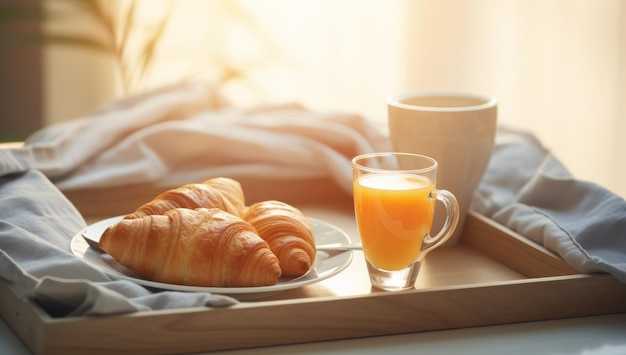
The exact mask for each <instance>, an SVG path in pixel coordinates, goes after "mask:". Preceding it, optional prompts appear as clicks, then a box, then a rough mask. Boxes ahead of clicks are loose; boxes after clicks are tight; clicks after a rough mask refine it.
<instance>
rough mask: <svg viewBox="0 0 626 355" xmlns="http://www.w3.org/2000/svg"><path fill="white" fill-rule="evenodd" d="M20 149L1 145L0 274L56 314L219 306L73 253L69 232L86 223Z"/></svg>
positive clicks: (225, 301)
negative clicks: (122, 277)
mask: <svg viewBox="0 0 626 355" xmlns="http://www.w3.org/2000/svg"><path fill="white" fill-rule="evenodd" d="M27 166H28V162H27V161H26V160H25V159H23V157H22V156H21V153H20V151H19V150H0V277H1V278H3V279H4V280H5V281H6V282H7V283H8V285H9V287H10V288H11V290H12V291H13V292H14V293H15V294H16V296H18V297H31V298H32V299H34V300H35V302H37V303H38V304H39V305H40V306H41V307H42V308H43V309H44V310H45V311H47V312H48V313H49V314H50V315H52V316H54V317H64V316H86V315H102V314H116V313H127V312H135V311H145V310H158V309H173V308H187V307H223V306H229V305H233V304H236V303H237V301H236V300H235V299H233V298H230V297H226V296H221V295H213V294H209V293H187V292H174V291H167V292H159V293H153V292H151V291H149V290H147V289H145V288H143V287H141V286H139V285H137V284H135V283H133V282H130V281H115V280H112V279H111V278H110V277H109V276H108V275H106V274H105V273H103V272H101V271H99V270H96V269H94V268H92V267H91V266H90V265H88V264H86V263H84V262H83V261H82V260H80V259H78V258H76V257H75V256H74V255H73V254H72V253H71V251H70V240H71V239H72V237H73V236H74V235H76V233H78V232H79V231H80V230H81V229H82V228H84V227H85V226H86V224H85V221H84V220H83V218H82V216H81V215H80V214H79V213H78V211H77V210H76V209H75V208H74V206H73V205H72V204H71V203H70V202H69V201H68V200H67V199H66V198H65V196H64V195H63V194H62V193H61V192H60V191H59V190H58V189H57V188H56V186H54V185H53V184H52V183H51V182H50V181H49V180H48V179H47V178H46V177H45V176H44V175H43V174H42V173H41V172H39V171H37V170H30V169H27Z"/></svg>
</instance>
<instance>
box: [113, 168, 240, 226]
mask: <svg viewBox="0 0 626 355" xmlns="http://www.w3.org/2000/svg"><path fill="white" fill-rule="evenodd" d="M244 206H245V199H244V194H243V190H242V188H241V184H240V183H239V182H238V181H236V180H233V179H229V178H224V177H218V178H212V179H208V180H206V181H204V182H202V183H192V184H186V185H183V186H180V187H177V188H174V189H171V190H167V191H164V192H163V193H161V194H159V195H158V196H156V197H155V198H154V199H152V200H151V201H149V202H147V203H145V204H143V205H141V206H140V207H139V208H137V210H136V211H135V212H133V213H130V214H128V215H126V216H125V217H124V218H125V219H131V218H139V217H144V216H148V215H159V214H164V213H165V212H167V211H169V210H172V209H174V208H189V209H196V208H219V209H221V210H223V211H226V212H228V213H231V214H233V215H235V216H241V214H242V213H243V209H244Z"/></svg>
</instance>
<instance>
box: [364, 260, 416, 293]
mask: <svg viewBox="0 0 626 355" xmlns="http://www.w3.org/2000/svg"><path fill="white" fill-rule="evenodd" d="M365 261H366V262H367V272H368V273H369V276H370V282H371V283H372V286H373V287H375V288H379V289H381V290H386V291H400V290H406V289H409V288H413V287H415V281H416V280H417V275H418V274H419V271H420V267H421V266H422V260H421V259H420V260H417V261H416V262H414V263H413V264H411V265H410V266H408V267H406V268H404V269H401V270H397V271H388V270H383V269H379V268H377V267H376V266H374V265H372V264H371V263H370V261H369V260H367V258H365Z"/></svg>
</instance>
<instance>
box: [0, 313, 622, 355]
mask: <svg viewBox="0 0 626 355" xmlns="http://www.w3.org/2000/svg"><path fill="white" fill-rule="evenodd" d="M0 353H2V354H15V355H22V354H30V351H29V350H28V348H27V347H26V345H24V344H23V343H22V342H21V340H20V339H19V338H18V337H17V335H15V333H13V331H12V330H11V328H10V327H9V326H8V325H7V324H6V322H4V320H0ZM222 353H226V354H232V355H236V354H259V353H262V354H265V353H267V354H294V353H297V354H327V353H333V354H382V353H384V354H389V355H391V354H416V353H420V354H466V355H468V354H490V355H493V354H601V355H602V354H611V355H617V354H626V313H621V314H613V315H607V316H593V317H581V318H571V319H559V320H552V321H543V322H529V323H517V324H507V325H500V326H488V327H476V328H464V329H456V330H445V331H436V332H424V333H412V334H401V335H390V336H380V337H370V338H361V339H349V340H338V341H327V342H317V343H306V344H296V345H284V346H275V347H268V348H262V349H258V348H257V349H243V350H233V351H225V352H222Z"/></svg>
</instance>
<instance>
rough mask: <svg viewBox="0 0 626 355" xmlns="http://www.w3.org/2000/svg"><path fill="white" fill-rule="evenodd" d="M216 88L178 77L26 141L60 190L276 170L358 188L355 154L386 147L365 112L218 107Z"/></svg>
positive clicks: (281, 174)
mask: <svg viewBox="0 0 626 355" xmlns="http://www.w3.org/2000/svg"><path fill="white" fill-rule="evenodd" d="M214 95H215V94H214V93H213V92H212V91H211V89H210V87H208V86H206V85H204V84H202V83H190V84H183V85H177V86H173V87H171V88H167V89H163V90H160V91H157V92H155V93H153V94H152V95H145V96H140V97H136V98H130V99H128V100H125V101H123V102H121V103H120V104H117V105H115V106H113V107H111V108H109V109H107V110H106V111H104V112H102V113H100V114H98V115H95V116H94V117H89V118H87V119H83V120H78V121H71V122H68V123H64V124H59V125H55V126H51V127H49V128H46V129H43V130H42V131H40V132H38V133H37V134H35V135H34V136H32V137H31V138H30V139H29V140H28V141H27V142H26V149H27V150H28V153H27V154H29V160H30V161H31V166H32V167H34V168H36V169H38V170H40V171H42V172H43V173H44V174H45V175H46V176H48V177H49V178H50V179H51V180H52V181H53V182H54V183H55V184H56V185H57V186H58V187H59V188H61V189H62V190H66V189H75V188H76V189H78V188H83V187H106V186H118V185H126V184H133V183H146V182H159V183H165V184H170V185H171V184H180V183H188V182H198V181H204V180H205V179H207V177H214V176H250V177H254V176H260V177H264V178H268V177H274V176H275V177H281V178H303V177H331V178H334V179H335V181H336V182H337V183H338V184H339V185H340V186H341V187H343V188H344V189H345V190H346V191H347V192H349V193H351V191H352V185H351V166H350V160H351V159H352V157H353V156H355V155H357V154H360V153H365V152H371V151H373V150H381V149H382V150H386V149H387V147H388V142H387V139H386V138H385V137H384V136H383V135H382V134H381V133H379V130H377V129H375V128H374V127H373V126H372V125H371V124H370V123H368V121H366V120H365V119H363V118H362V117H360V116H357V115H353V114H340V113H318V112H311V111H308V110H305V109H304V108H302V107H300V106H298V105H284V106H271V107H265V108H255V109H251V110H240V109H233V108H219V107H217V105H216V104H215V103H216V102H217V101H218V100H217V99H216V98H215V97H214Z"/></svg>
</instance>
